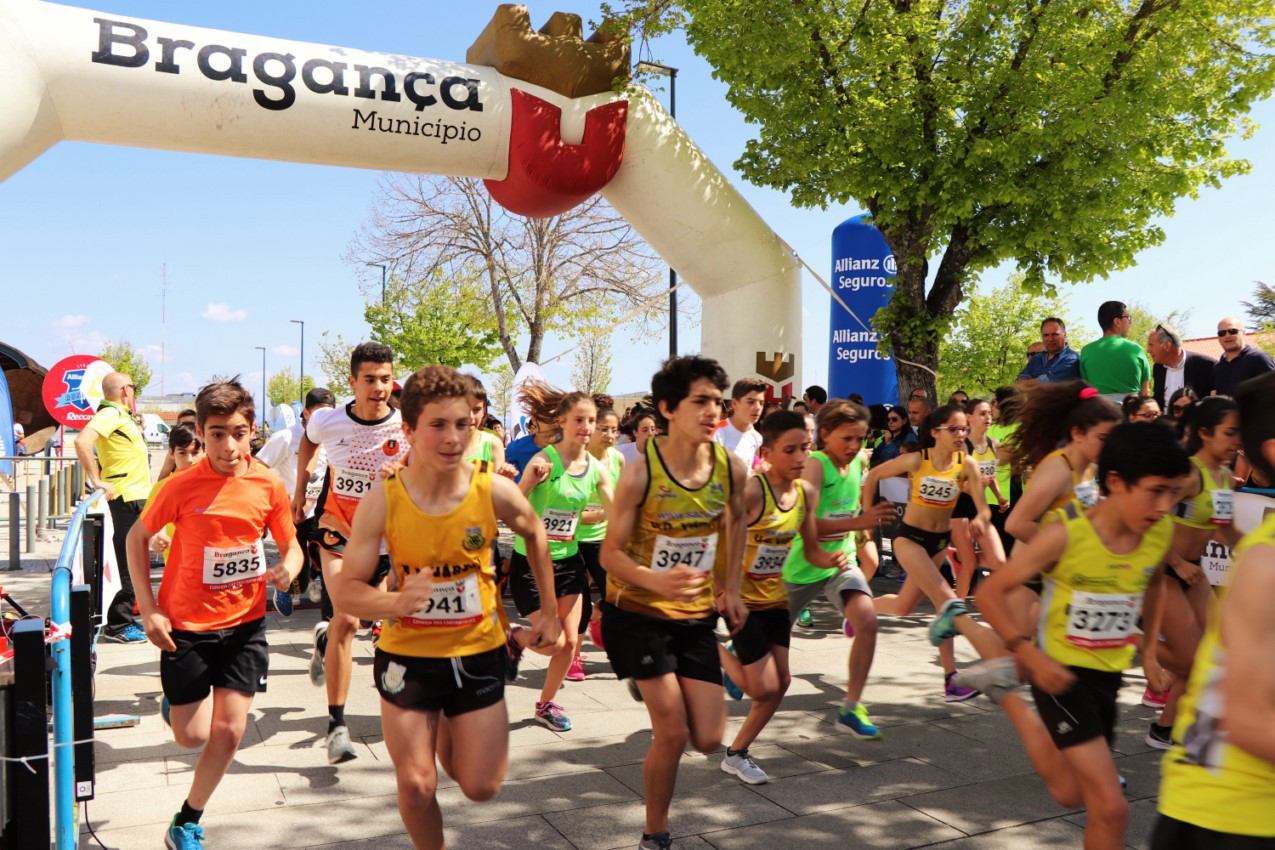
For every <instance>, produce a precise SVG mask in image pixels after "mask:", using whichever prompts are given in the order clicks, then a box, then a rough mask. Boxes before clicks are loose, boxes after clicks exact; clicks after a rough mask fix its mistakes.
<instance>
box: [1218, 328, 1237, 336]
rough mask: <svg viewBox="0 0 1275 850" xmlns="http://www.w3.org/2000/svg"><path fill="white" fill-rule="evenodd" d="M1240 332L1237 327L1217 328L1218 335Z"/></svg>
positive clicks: (1230, 334)
mask: <svg viewBox="0 0 1275 850" xmlns="http://www.w3.org/2000/svg"><path fill="white" fill-rule="evenodd" d="M1239 332H1240V329H1239V328H1221V329H1219V330H1218V332H1217V335H1218V336H1235V335H1236V334H1238V333H1239Z"/></svg>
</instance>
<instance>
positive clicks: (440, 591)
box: [402, 573, 483, 628]
mask: <svg viewBox="0 0 1275 850" xmlns="http://www.w3.org/2000/svg"><path fill="white" fill-rule="evenodd" d="M482 617H483V606H482V600H481V598H480V597H479V595H478V575H477V574H475V573H471V574H470V575H467V576H465V577H464V578H462V579H458V580H457V581H440V582H435V583H434V589H433V590H432V591H431V592H430V595H429V603H428V604H426V606H425V607H424V608H422V609H421V610H419V611H416V612H414V613H412V614H410V615H408V616H406V617H404V618H403V619H402V624H403V625H404V626H406V627H408V628H438V627H440V626H470V625H474V624H475V623H477V622H478V621H480V620H481V619H482Z"/></svg>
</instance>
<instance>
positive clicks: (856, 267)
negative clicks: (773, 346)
mask: <svg viewBox="0 0 1275 850" xmlns="http://www.w3.org/2000/svg"><path fill="white" fill-rule="evenodd" d="M895 272H896V269H895V265H894V254H893V253H892V252H891V251H890V246H889V245H887V244H886V241H885V237H884V236H882V235H881V231H879V230H877V229H876V227H874V226H873V225H872V224H871V223H870V217H869V216H868V215H866V214H865V215H857V216H855V217H854V218H849V219H846V220H845V221H843V222H841V224H839V225H837V227H836V229H835V230H833V231H832V278H831V286H832V289H833V291H835V292H836V293H837V295H838V296H840V298H841V300H842V301H844V302H845V304H846V307H849V308H850V309H851V310H853V311H854V313H855V316H858V317H859V318H860V319H862V320H863V321H864V322H865V323H867V325H868V328H867V329H865V328H864V327H863V325H861V324H859V322H857V321H855V318H854V316H851V315H850V314H849V313H847V312H846V311H845V309H844V308H843V307H842V306H841V305H840V304H838V303H837V299H836V298H831V297H830V298H829V301H830V304H829V311H830V313H831V321H830V322H829V325H830V327H829V330H830V335H829V344H828V396H829V397H830V398H845V397H846V396H848V395H850V393H858V394H859V395H861V396H863V401H864V403H865V404H898V403H899V380H898V376H897V375H895V372H894V358H892V357H890V356H889V355H888V354H882V353H880V352H879V351H877V332H876V330H875V329H874V328H873V326H872V317H873V316H874V315H876V312H877V310H879V309H881V308H882V307H884V306H885V305H886V304H888V303H889V301H890V296H891V295H892V294H893V293H894V277H895Z"/></svg>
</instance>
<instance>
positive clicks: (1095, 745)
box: [931, 422, 1191, 850]
mask: <svg viewBox="0 0 1275 850" xmlns="http://www.w3.org/2000/svg"><path fill="white" fill-rule="evenodd" d="M1190 470H1191V463H1190V460H1189V459H1188V457H1187V454H1186V450H1185V449H1184V448H1183V447H1182V444H1181V443H1180V442H1178V440H1177V439H1176V438H1175V437H1174V435H1173V433H1172V432H1171V431H1170V430H1169V429H1167V428H1165V427H1164V426H1162V425H1160V424H1158V423H1152V422H1145V423H1132V424H1124V425H1117V426H1116V427H1115V428H1113V429H1112V430H1111V433H1110V434H1109V435H1108V436H1107V441H1106V444H1105V445H1104V446H1103V449H1102V453H1101V455H1100V456H1099V458H1098V479H1097V480H1098V485H1099V487H1100V488H1101V491H1102V494H1103V495H1104V496H1105V497H1106V498H1105V499H1103V500H1101V501H1099V502H1098V504H1097V505H1096V506H1094V507H1093V508H1090V509H1089V510H1088V511H1086V510H1083V509H1082V508H1081V507H1080V506H1079V504H1077V503H1074V502H1073V503H1069V504H1067V505H1065V506H1064V507H1063V508H1062V509H1061V511H1059V512H1058V514H1057V516H1058V518H1059V521H1056V522H1052V523H1050V524H1048V525H1046V526H1045V527H1044V528H1043V529H1041V531H1040V533H1039V534H1038V535H1036V536H1035V537H1034V538H1033V539H1032V540H1031V541H1030V542H1029V543H1027V544H1025V545H1020V546H1019V547H1018V548H1017V549H1015V551H1014V556H1013V557H1012V558H1011V559H1010V561H1009V563H1008V564H1007V565H1006V566H1005V568H1004V569H1001V570H998V571H996V572H994V573H992V576H991V578H989V579H988V580H987V582H986V584H985V585H984V586H983V587H981V588H980V590H979V594H978V604H979V608H980V610H981V611H982V612H983V615H984V617H985V618H986V620H987V622H988V623H989V624H990V625H991V626H992V628H993V629H995V630H996V632H997V634H998V635H999V636H1000V637H1001V638H1002V639H1003V640H1004V645H1005V648H1006V649H1008V650H1009V651H1010V652H1011V653H1013V654H1014V656H1015V657H1016V659H1017V661H1018V662H1019V663H1020V664H1021V665H1022V666H1023V667H1024V668H1025V669H1026V671H1027V677H1028V679H1029V680H1030V681H1031V686H1032V696H1033V697H1034V698H1035V701H1036V707H1037V710H1038V711H1039V712H1040V721H1041V722H1043V724H1044V726H1045V728H1046V729H1047V730H1048V733H1049V736H1050V738H1051V739H1052V740H1053V744H1054V747H1056V748H1057V749H1058V750H1059V751H1061V754H1062V760H1063V762H1064V763H1065V765H1066V767H1067V768H1068V769H1069V771H1070V775H1071V777H1072V778H1073V780H1074V787H1072V788H1071V789H1070V790H1066V791H1060V790H1059V786H1060V785H1062V784H1064V783H1061V782H1059V781H1058V780H1057V779H1056V780H1055V781H1054V782H1051V788H1050V790H1051V792H1052V793H1054V796H1055V798H1057V799H1059V800H1060V802H1063V804H1064V805H1069V806H1074V805H1076V804H1078V803H1079V804H1083V806H1084V808H1085V811H1086V813H1087V817H1088V821H1087V823H1086V826H1085V848H1086V850H1108V848H1111V850H1114V849H1115V848H1123V847H1124V846H1125V830H1126V827H1127V825H1128V820H1129V804H1128V801H1126V800H1125V796H1124V794H1123V792H1122V789H1121V785H1120V777H1119V775H1118V774H1117V772H1116V764H1115V761H1114V760H1113V759H1112V757H1111V741H1112V737H1113V735H1114V733H1115V723H1116V694H1117V692H1118V691H1119V689H1120V686H1121V679H1122V673H1123V672H1124V671H1125V670H1126V669H1128V668H1129V667H1131V666H1133V656H1134V651H1135V650H1134V643H1133V639H1134V636H1135V629H1136V626H1137V622H1138V615H1139V613H1140V611H1141V608H1142V597H1143V594H1144V592H1145V591H1146V589H1147V585H1148V584H1149V583H1150V581H1151V579H1152V578H1153V577H1154V576H1155V575H1156V572H1157V571H1158V570H1159V569H1160V566H1161V565H1162V564H1163V563H1164V558H1165V556H1166V555H1167V554H1168V551H1169V545H1170V543H1171V542H1172V539H1173V525H1172V523H1171V522H1170V520H1169V518H1168V513H1169V511H1170V510H1172V509H1173V506H1174V505H1175V504H1176V502H1177V499H1178V492H1179V490H1180V488H1181V487H1182V486H1183V484H1184V483H1185V476H1187V475H1188V474H1189V472H1190ZM1038 575H1043V577H1044V592H1043V594H1042V599H1041V609H1042V610H1041V617H1040V624H1039V626H1038V628H1037V634H1036V636H1035V641H1034V642H1033V638H1032V636H1031V635H1029V634H1024V633H1023V632H1022V631H1021V629H1022V626H1021V625H1020V624H1019V619H1020V618H1018V617H1016V616H1015V612H1014V610H1013V605H1012V604H1011V602H1010V600H1009V596H1010V594H1011V593H1013V592H1014V591H1015V590H1016V589H1017V588H1018V587H1021V586H1023V585H1026V584H1027V583H1028V582H1030V581H1032V579H1034V578H1036V576H1038ZM952 619H955V618H954V617H940V618H939V620H936V623H935V625H936V626H937V627H938V629H939V630H940V631H941V632H942V633H943V634H947V632H948V631H949V630H950V629H949V627H950V626H951V625H952V624H951V623H950V620H952ZM942 620H948V621H949V622H940V621H942ZM962 633H964V632H962ZM931 639H932V640H933V637H932V638H931ZM1012 686H1013V684H1012V683H1011V684H1009V685H1008V686H1007V687H1006V688H1005V689H1004V692H1002V690H1001V689H999V688H996V689H993V688H989V689H988V690H987V691H985V693H987V694H988V695H989V696H991V697H992V698H993V699H998V697H1000V698H1003V697H1004V695H1005V693H1007V692H1008V691H1009V689H1010V688H1012ZM1024 740H1028V738H1027V737H1025V738H1024ZM1036 761H1037V757H1033V762H1036ZM1065 778H1066V777H1060V779H1065ZM1047 781H1048V777H1047ZM1068 797H1070V799H1067V798H1068ZM1077 798H1078V799H1077Z"/></svg>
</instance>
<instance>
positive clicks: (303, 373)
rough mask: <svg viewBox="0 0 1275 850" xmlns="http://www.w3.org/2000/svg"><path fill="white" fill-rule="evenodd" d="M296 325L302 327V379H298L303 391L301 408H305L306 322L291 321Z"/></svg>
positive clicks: (298, 384)
mask: <svg viewBox="0 0 1275 850" xmlns="http://www.w3.org/2000/svg"><path fill="white" fill-rule="evenodd" d="M288 321H289V322H291V323H292V324H294V325H300V326H301V377H300V378H298V379H297V386H298V387H299V388H300V390H301V406H302V407H305V322H303V321H301V320H300V319H289V320H288Z"/></svg>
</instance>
